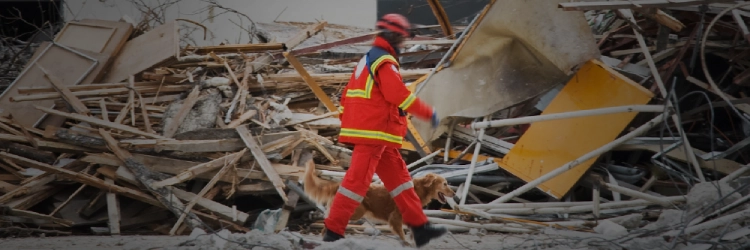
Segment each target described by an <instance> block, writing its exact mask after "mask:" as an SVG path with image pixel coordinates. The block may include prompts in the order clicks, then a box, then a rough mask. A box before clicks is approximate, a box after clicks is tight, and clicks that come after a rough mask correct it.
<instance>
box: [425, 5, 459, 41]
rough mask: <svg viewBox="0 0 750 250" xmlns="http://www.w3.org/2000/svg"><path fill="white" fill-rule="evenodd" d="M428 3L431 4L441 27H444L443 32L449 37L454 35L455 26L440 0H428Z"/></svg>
mask: <svg viewBox="0 0 750 250" xmlns="http://www.w3.org/2000/svg"><path fill="white" fill-rule="evenodd" d="M427 3H428V4H430V8H432V13H433V14H435V18H437V21H438V23H439V24H440V27H441V28H442V29H443V34H445V36H447V37H451V36H453V28H452V27H451V22H450V19H448V14H446V13H445V9H443V6H442V5H440V1H438V0H427ZM451 44H453V43H451Z"/></svg>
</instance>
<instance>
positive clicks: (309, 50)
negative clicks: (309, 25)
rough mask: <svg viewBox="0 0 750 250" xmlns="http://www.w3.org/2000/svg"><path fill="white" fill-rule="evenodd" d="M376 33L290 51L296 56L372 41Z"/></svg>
mask: <svg viewBox="0 0 750 250" xmlns="http://www.w3.org/2000/svg"><path fill="white" fill-rule="evenodd" d="M376 34H377V32H372V33H368V34H366V35H361V36H356V37H350V38H346V39H342V40H338V41H335V42H330V43H324V44H320V45H315V46H310V47H305V48H300V49H296V50H293V51H291V52H292V55H295V56H298V55H302V54H308V53H312V52H316V51H318V50H324V49H330V48H334V47H338V46H342V45H348V44H354V43H363V42H367V41H372V39H373V38H375V35H376ZM276 57H277V58H281V57H283V56H282V55H281V54H280V53H279V54H277V55H276Z"/></svg>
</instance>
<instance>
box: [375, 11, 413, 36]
mask: <svg viewBox="0 0 750 250" xmlns="http://www.w3.org/2000/svg"><path fill="white" fill-rule="evenodd" d="M375 27H376V28H378V29H385V30H390V31H393V32H396V33H399V34H401V35H402V36H404V37H410V33H409V28H411V24H409V20H408V19H406V17H405V16H403V15H401V14H386V15H385V16H383V17H381V18H380V19H379V20H378V22H377V23H376V25H375Z"/></svg>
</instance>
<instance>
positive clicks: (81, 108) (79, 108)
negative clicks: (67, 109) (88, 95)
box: [34, 63, 91, 115]
mask: <svg viewBox="0 0 750 250" xmlns="http://www.w3.org/2000/svg"><path fill="white" fill-rule="evenodd" d="M34 64H35V65H36V66H37V67H38V68H39V70H41V71H42V73H43V74H44V77H46V78H47V79H48V80H49V82H50V83H51V84H52V87H53V88H54V89H55V90H57V92H60V95H62V98H63V100H65V102H67V103H68V104H70V106H71V107H73V110H75V111H76V112H77V113H79V114H82V115H89V114H90V113H91V112H90V111H89V109H88V108H86V105H83V103H82V102H81V100H79V99H78V98H77V97H76V96H75V95H73V93H72V92H70V89H68V87H66V86H65V84H63V82H62V79H60V78H58V77H57V76H54V75H51V74H50V73H49V72H48V71H47V69H45V68H44V67H42V65H39V64H38V63H34Z"/></svg>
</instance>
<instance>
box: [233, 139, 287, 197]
mask: <svg viewBox="0 0 750 250" xmlns="http://www.w3.org/2000/svg"><path fill="white" fill-rule="evenodd" d="M237 133H238V134H239V135H240V137H242V140H243V141H244V142H245V145H246V146H247V147H248V148H249V149H250V152H251V153H252V154H253V156H254V157H255V161H256V162H257V163H258V165H260V167H261V168H262V169H263V172H264V173H266V176H267V177H268V179H269V180H271V182H272V183H273V185H274V187H275V188H276V192H278V193H279V195H280V196H281V198H282V199H283V200H284V203H286V202H288V198H287V197H286V193H285V192H284V188H285V187H286V185H284V181H283V180H281V177H280V176H279V173H278V172H276V169H275V168H274V167H273V165H271V162H270V161H268V158H266V154H265V153H263V151H262V150H261V149H260V147H259V146H258V143H257V142H256V141H255V138H253V135H252V134H251V133H250V130H248V129H247V127H246V126H240V127H237Z"/></svg>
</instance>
